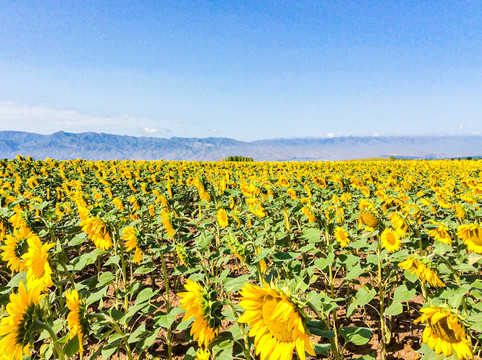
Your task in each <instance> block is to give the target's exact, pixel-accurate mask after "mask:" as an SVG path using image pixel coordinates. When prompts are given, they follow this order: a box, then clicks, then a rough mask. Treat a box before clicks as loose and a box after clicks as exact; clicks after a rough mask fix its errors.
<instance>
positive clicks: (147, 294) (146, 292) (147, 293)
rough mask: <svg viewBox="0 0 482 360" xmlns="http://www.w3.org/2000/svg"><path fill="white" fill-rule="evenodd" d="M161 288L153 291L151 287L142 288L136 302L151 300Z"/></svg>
mask: <svg viewBox="0 0 482 360" xmlns="http://www.w3.org/2000/svg"><path fill="white" fill-rule="evenodd" d="M158 292H159V290H156V291H152V289H151V288H150V287H147V288H145V289H142V290H141V291H140V292H139V294H137V297H136V304H140V303H143V302H145V301H148V300H150V299H151V298H152V297H153V296H154V295H155V294H157V293H158Z"/></svg>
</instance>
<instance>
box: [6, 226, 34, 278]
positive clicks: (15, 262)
mask: <svg viewBox="0 0 482 360" xmlns="http://www.w3.org/2000/svg"><path fill="white" fill-rule="evenodd" d="M33 236H36V235H35V234H34V233H32V232H31V231H30V229H29V228H28V227H25V226H24V227H21V228H19V229H14V231H13V235H6V239H5V245H4V246H2V247H0V249H1V250H2V260H3V261H7V266H8V267H9V268H10V270H12V271H16V272H22V271H24V270H25V260H24V259H22V256H23V254H25V253H26V252H27V250H28V242H27V240H28V239H29V238H30V237H33Z"/></svg>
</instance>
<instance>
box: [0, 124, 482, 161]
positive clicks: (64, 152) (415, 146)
mask: <svg viewBox="0 0 482 360" xmlns="http://www.w3.org/2000/svg"><path fill="white" fill-rule="evenodd" d="M19 154H21V155H30V156H31V157H33V158H35V159H45V158H47V157H49V158H53V159H59V160H66V159H77V158H83V159H90V160H109V159H119V160H121V159H132V160H159V159H163V160H219V159H221V158H225V157H227V156H231V155H241V156H247V157H252V158H253V159H254V160H256V161H317V160H348V159H360V158H371V157H388V156H392V155H393V156H395V157H401V158H424V159H442V158H454V157H455V158H458V157H467V156H472V157H480V156H482V136H420V137H415V136H411V137H408V136H393V137H392V136H390V137H388V136H378V137H353V136H350V137H337V138H324V139H312V138H299V139H269V140H258V141H252V142H244V141H237V140H233V139H227V138H213V137H209V138H179V137H173V138H170V139H162V138H154V137H133V136H120V135H111V134H104V133H100V134H99V133H94V132H87V133H79V134H74V133H67V132H63V131H60V132H56V133H54V134H51V135H40V134H34V133H28V132H19V131H0V158H9V159H11V158H14V157H15V156H16V155H19Z"/></svg>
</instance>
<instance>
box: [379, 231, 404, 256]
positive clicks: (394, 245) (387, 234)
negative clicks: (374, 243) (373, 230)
mask: <svg viewBox="0 0 482 360" xmlns="http://www.w3.org/2000/svg"><path fill="white" fill-rule="evenodd" d="M381 238H382V245H383V247H384V248H385V249H387V250H388V251H390V252H395V251H398V250H400V242H401V240H400V236H398V235H397V234H396V233H394V232H393V231H392V229H390V228H386V229H385V230H383V232H382V235H381Z"/></svg>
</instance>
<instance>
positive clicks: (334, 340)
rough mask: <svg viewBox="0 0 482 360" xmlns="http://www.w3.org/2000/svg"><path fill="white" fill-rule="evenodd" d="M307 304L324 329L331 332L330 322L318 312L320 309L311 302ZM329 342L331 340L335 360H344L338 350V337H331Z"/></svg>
mask: <svg viewBox="0 0 482 360" xmlns="http://www.w3.org/2000/svg"><path fill="white" fill-rule="evenodd" d="M306 304H307V305H308V306H309V307H310V309H311V310H312V311H313V312H314V313H315V315H316V317H317V318H318V320H320V322H321V323H322V324H323V327H324V329H325V330H330V325H329V323H328V321H326V318H325V316H324V315H323V314H322V313H320V312H319V311H318V309H317V308H316V307H315V306H314V305H313V304H312V303H311V302H309V301H308V302H307V303H306ZM329 340H330V346H331V351H332V352H333V355H334V356H335V360H342V359H343V357H342V356H341V354H340V352H339V350H338V338H336V335H335V337H330V338H329Z"/></svg>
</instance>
